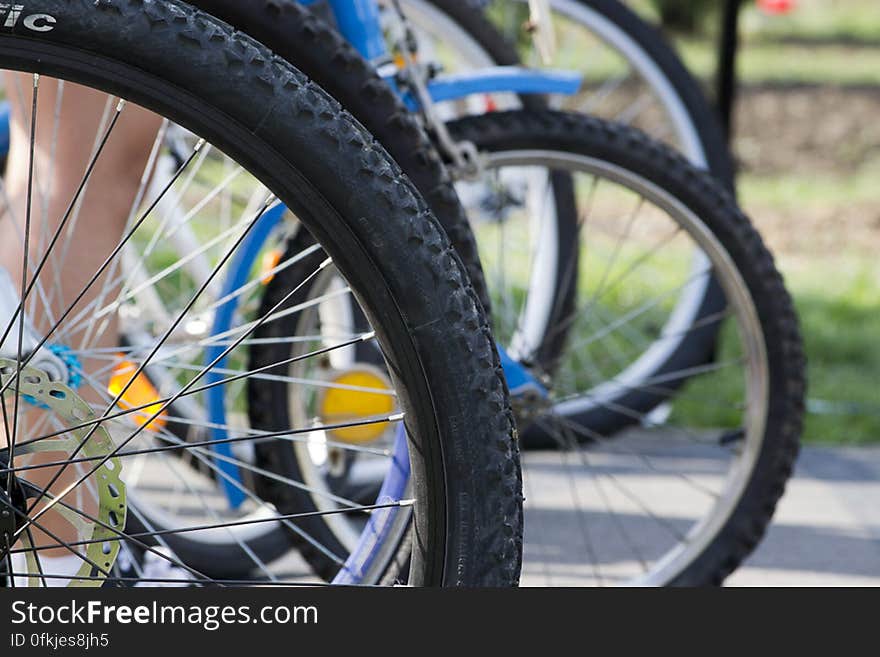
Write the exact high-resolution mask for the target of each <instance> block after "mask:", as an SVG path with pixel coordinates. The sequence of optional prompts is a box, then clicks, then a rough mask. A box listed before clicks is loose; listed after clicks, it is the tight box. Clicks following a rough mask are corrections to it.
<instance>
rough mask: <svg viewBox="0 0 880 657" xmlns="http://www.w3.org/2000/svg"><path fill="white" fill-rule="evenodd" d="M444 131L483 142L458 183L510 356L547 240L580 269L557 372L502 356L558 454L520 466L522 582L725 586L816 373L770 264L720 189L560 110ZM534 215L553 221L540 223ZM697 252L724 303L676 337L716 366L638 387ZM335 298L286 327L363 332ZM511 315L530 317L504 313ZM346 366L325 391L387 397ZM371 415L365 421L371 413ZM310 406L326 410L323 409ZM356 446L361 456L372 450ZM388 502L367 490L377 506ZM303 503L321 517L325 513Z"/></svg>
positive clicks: (535, 440)
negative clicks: (689, 336) (662, 407)
mask: <svg viewBox="0 0 880 657" xmlns="http://www.w3.org/2000/svg"><path fill="white" fill-rule="evenodd" d="M450 128H451V130H452V131H453V134H454V135H455V136H456V137H457V138H461V139H467V140H468V141H471V142H472V143H474V144H475V145H476V146H477V147H478V148H479V150H480V153H481V160H482V161H483V162H484V167H485V172H484V175H483V177H481V178H480V180H478V181H471V182H468V183H461V184H460V196H461V198H462V199H463V200H464V202H465V205H466V207H467V208H468V211H469V215H470V217H471V221H472V224H473V225H474V226H475V227H476V233H477V238H478V243H479V245H480V248H481V251H482V252H483V253H484V254H485V257H484V266H485V271H486V274H487V276H488V280H489V282H490V287H491V289H494V290H496V291H497V292H498V293H499V297H496V299H495V301H496V303H495V309H496V330H497V333H498V335H499V338H500V339H501V341H502V343H504V344H509V345H516V344H520V345H521V344H524V341H523V340H522V339H521V338H518V335H520V334H522V333H523V332H524V327H525V326H527V325H528V323H529V321H530V319H529V318H530V317H532V316H534V315H535V314H537V313H536V312H535V311H534V310H533V309H532V306H534V305H537V306H540V307H544V306H545V305H546V304H545V301H546V299H544V298H542V297H538V298H534V299H533V298H531V296H530V295H531V292H532V290H534V289H536V287H537V286H536V285H535V283H534V277H535V275H536V272H538V273H540V272H542V271H547V268H546V267H544V266H542V265H538V264H536V263H537V262H538V261H539V260H541V259H542V258H545V257H546V253H542V249H541V246H540V245H546V244H547V242H548V241H547V240H546V239H545V237H546V233H547V232H548V229H546V228H545V227H543V226H542V225H541V223H542V222H548V221H552V222H556V223H557V225H556V226H554V228H552V229H550V232H557V233H559V234H566V235H569V236H572V239H571V241H570V242H567V243H569V244H571V245H573V246H572V247H570V249H568V250H567V251H566V252H565V253H569V254H574V253H576V254H577V257H576V258H574V257H571V256H570V255H569V256H565V253H563V254H560V255H561V256H563V257H562V258H561V259H562V260H563V261H564V262H566V263H569V264H571V265H572V267H571V268H569V276H570V277H571V278H572V279H573V281H574V283H575V284H574V285H573V288H574V290H575V295H574V297H575V300H576V303H575V304H574V306H573V307H572V308H571V309H570V310H568V311H565V312H562V311H560V310H559V309H556V310H555V316H556V319H555V324H554V327H555V328H556V329H557V330H559V329H563V328H564V333H565V334H566V336H567V339H566V340H565V341H564V342H563V343H562V345H561V347H560V349H559V352H558V353H557V354H556V357H555V358H554V360H553V363H554V364H555V369H554V370H553V371H552V372H547V371H544V370H542V368H541V365H540V363H541V359H539V358H533V357H532V356H533V354H530V353H528V352H522V351H520V352H517V350H516V349H514V348H511V349H510V355H511V356H512V357H514V358H517V359H518V360H519V364H520V365H524V366H525V369H527V370H528V372H529V375H530V376H531V378H532V379H533V380H534V381H536V382H539V383H540V384H543V385H546V386H547V390H546V392H545V393H544V394H543V395H532V396H522V397H519V398H516V399H515V403H514V408H515V410H516V413H517V418H518V422H519V424H520V431H521V433H522V434H523V439H524V440H529V441H530V442H531V444H541V445H544V446H546V447H548V448H550V449H547V450H544V451H539V450H534V451H530V452H528V453H526V455H525V457H524V461H523V463H524V466H523V467H524V478H525V484H524V485H525V490H526V541H525V554H526V556H525V560H524V578H523V583H524V584H536V585H607V584H618V583H626V584H644V585H708V584H718V583H720V582H722V581H723V579H724V578H725V577H726V576H727V575H728V574H729V573H730V572H731V571H732V570H733V569H735V568H736V567H737V565H738V564H739V563H740V562H741V561H742V559H744V558H745V557H746V556H747V555H748V554H749V553H750V552H751V550H752V549H753V548H754V547H755V545H756V544H757V543H758V541H759V540H760V538H761V536H762V535H763V533H764V530H765V529H766V527H767V525H768V523H769V522H770V519H771V517H772V515H773V510H774V508H775V505H776V503H777V501H778V499H779V498H780V496H781V494H782V492H783V490H784V487H785V482H786V480H787V479H788V477H789V476H790V474H791V469H792V464H793V462H794V460H795V458H796V455H797V451H798V440H799V436H800V428H801V421H802V414H803V395H804V359H803V354H802V348H801V343H800V337H799V334H798V328H797V320H796V318H795V315H794V312H793V309H792V303H791V299H790V298H789V296H788V295H787V293H786V291H785V288H784V286H783V284H782V280H781V278H780V276H779V274H778V273H777V272H776V269H775V267H774V265H773V260H772V258H771V256H770V254H769V253H768V252H767V251H766V249H765V248H764V247H763V245H762V244H761V241H760V238H759V237H758V235H757V233H756V232H755V231H754V229H753V228H752V227H751V225H750V224H749V222H748V220H747V219H746V218H745V217H744V216H743V215H742V214H741V213H740V212H739V211H738V210H737V209H736V206H735V204H734V203H733V201H732V200H731V199H730V197H729V196H728V195H727V194H726V193H724V192H723V191H722V190H721V189H720V187H719V186H718V185H717V184H716V183H714V182H713V181H712V180H711V179H710V178H709V177H708V176H707V175H705V174H701V173H700V172H698V171H697V170H696V169H694V168H693V167H691V166H689V165H688V164H687V163H686V162H685V161H684V160H683V159H681V158H680V157H677V156H675V155H674V154H673V153H672V152H671V151H670V150H669V149H667V148H664V147H662V146H660V145H659V144H657V143H655V142H652V141H649V140H647V139H646V138H645V137H644V136H642V135H641V134H640V133H638V132H636V131H634V130H631V129H628V128H625V127H622V126H615V125H612V124H607V123H603V122H601V121H598V120H595V119H589V118H587V117H583V116H578V115H567V114H561V113H554V112H549V111H548V112H539V113H534V112H528V111H519V112H506V113H498V114H489V115H485V116H480V117H471V118H468V119H464V120H461V121H459V122H454V123H452V124H451V125H450ZM556 173H558V174H561V175H562V177H563V179H565V180H569V181H571V184H572V188H571V190H570V192H571V193H572V195H573V196H574V199H573V207H572V208H570V209H568V210H566V211H561V212H560V211H558V203H557V193H558V189H556V190H554V186H553V182H552V180H553V175H554V174H556ZM530 199H537V200H538V201H541V200H543V202H544V203H546V205H547V206H550V207H555V208H557V209H556V211H553V212H544V211H541V210H540V209H538V210H536V209H535V206H534V202H530ZM566 222H573V224H572V225H568V226H566V225H563V224H565V223H566ZM694 244H697V245H698V246H699V248H700V249H702V250H703V251H704V252H705V253H706V254H707V261H706V262H707V263H708V264H707V265H706V266H707V268H710V269H711V273H712V274H713V275H714V276H715V277H716V278H717V280H718V281H719V282H720V283H721V284H722V285H723V287H724V291H725V295H726V297H725V298H727V299H730V302H729V303H728V304H726V305H725V307H724V308H723V309H722V310H721V311H720V312H719V313H718V314H716V315H715V316H714V317H710V318H703V319H701V320H699V321H698V322H694V323H692V324H690V325H686V326H682V327H681V328H680V330H682V331H688V332H695V333H696V332H700V331H703V330H706V329H712V330H713V333H716V332H717V333H718V334H719V335H721V336H722V337H721V342H720V345H719V355H718V359H717V360H716V361H715V362H713V363H710V364H708V365H705V366H701V367H698V368H693V367H691V366H689V365H688V364H682V365H681V366H679V367H678V368H677V369H674V368H673V367H672V366H670V368H668V369H665V370H663V371H662V372H659V373H657V374H656V375H655V376H653V377H651V378H649V379H646V378H644V377H640V378H638V379H636V380H634V381H629V380H626V379H625V378H623V377H624V376H625V373H626V370H627V363H628V362H629V361H630V359H631V353H632V352H633V351H639V350H641V349H643V348H644V345H643V344H642V343H640V342H638V341H633V336H636V337H638V336H640V335H647V336H648V339H650V341H651V342H652V343H659V342H662V341H663V340H665V339H668V338H669V337H670V336H669V335H668V334H666V333H665V329H664V324H663V322H659V321H657V318H658V317H659V318H661V319H662V318H663V317H665V316H666V313H668V311H669V308H668V306H669V305H670V304H671V303H673V302H674V299H675V298H676V296H677V292H679V291H680V290H681V289H682V288H683V287H686V286H687V285H689V284H691V282H692V281H693V280H694V279H695V278H697V277H699V276H700V275H702V274H703V273H704V272H702V271H694V269H693V267H692V261H691V258H690V255H689V254H690V252H691V251H692V249H693V248H694ZM517 247H521V248H517ZM271 287H272V285H270V292H269V293H267V296H268V297H269V298H270V299H271V298H273V297H274V295H273V294H272V293H271ZM284 287H285V285H283V284H279V289H284ZM324 290H325V288H324V287H319V286H315V287H314V288H313V289H311V290H305V289H304V290H303V291H302V297H301V298H300V299H298V300H297V305H298V306H299V307H300V308H303V307H306V305H307V303H308V302H307V300H308V299H313V300H317V301H315V305H314V306H312V307H311V310H310V312H305V311H301V312H299V313H295V314H292V315H291V316H290V317H288V319H287V320H285V321H290V322H294V321H304V322H307V323H308V325H309V326H310V327H314V328H310V331H311V330H315V331H322V330H324V331H326V330H327V328H326V326H325V324H327V323H328V322H329V325H330V326H336V324H337V322H339V321H341V322H342V324H343V325H349V324H352V323H353V324H354V325H357V319H356V317H355V315H354V314H352V313H350V312H346V311H345V309H344V308H334V307H333V304H332V303H327V302H321V301H320V299H322V298H323V297H324V296H325V294H324ZM275 295H277V292H276V293H275ZM502 297H503V298H506V299H517V300H518V303H517V304H516V305H515V306H514V307H511V308H507V307H506V306H505V305H504V304H502V303H500V302H499V298H502ZM508 311H509V312H508ZM294 318H296V319H294ZM333 318H336V319H333ZM339 318H344V319H342V320H340V319H339ZM619 318H628V321H627V322H621V321H619ZM629 324H634V325H636V326H635V328H636V329H637V330H633V331H630V330H628V329H629ZM322 326H324V328H323V329H322V328H321V327H322ZM271 330H278V329H277V327H276V328H274V329H267V331H271ZM278 350H281V353H279V352H278ZM254 355H255V357H257V358H258V359H260V358H264V359H266V360H267V361H268V362H277V361H278V360H283V359H284V358H285V357H288V356H289V355H290V348H289V347H286V346H283V345H275V346H265V347H260V348H259V349H258V350H255V352H254ZM350 355H351V359H350V360H348V361H346V362H344V363H339V364H338V365H336V366H334V365H332V364H328V367H327V369H328V370H329V371H331V372H333V376H342V375H345V374H349V375H354V374H363V375H364V376H365V377H367V379H368V380H370V379H371V378H381V376H382V375H381V372H378V371H377V370H376V360H375V358H374V357H372V356H371V355H370V353H369V352H368V351H362V352H361V353H352V354H350ZM259 362H260V361H259V360H258V361H257V363H259ZM288 375H292V372H288ZM254 383H255V388H259V391H260V394H262V395H263V403H262V404H261V405H254V406H252V408H255V409H263V410H264V415H263V417H264V418H275V421H279V420H278V418H287V417H296V416H298V415H302V414H304V413H305V411H304V410H303V409H305V408H308V404H309V402H308V400H303V399H301V398H298V397H297V396H296V395H295V394H292V393H291V391H290V390H289V389H288V386H286V385H285V384H284V383H283V381H275V382H271V383H269V384H267V385H265V386H264V385H262V383H260V382H254ZM643 397H648V398H650V399H649V400H647V401H646V400H645V399H643ZM659 400H669V406H670V409H669V414H668V416H664V417H658V416H657V415H656V414H653V415H652V414H647V413H645V412H643V411H640V410H639V409H640V408H642V407H644V406H649V407H653V406H656V404H657V403H658V401H659ZM362 402H363V407H364V408H365V409H369V408H370V403H369V400H368V399H366V398H362ZM313 403H314V404H315V405H316V407H317V408H319V409H320V408H322V400H320V399H318V400H316V401H315V402H313ZM596 409H602V410H604V411H605V413H606V414H609V415H615V416H618V421H617V422H616V423H615V424H617V425H619V426H626V427H629V428H628V429H627V430H624V431H619V432H617V433H616V434H614V435H613V436H612V437H609V436H608V435H603V434H601V433H599V432H596V431H594V430H592V429H590V428H589V427H591V426H592V425H594V424H595V423H596V420H595V419H594V418H591V417H589V415H590V414H591V413H594V412H595V411H596ZM306 414H307V413H306ZM315 414H316V415H318V416H322V414H326V410H325V411H321V410H318V411H317V412H316V413H315ZM287 421H289V420H286V419H282V420H281V422H282V423H284V422H287ZM362 438H363V440H364V441H365V442H364V443H360V444H369V443H370V437H369V436H362ZM279 450H282V451H281V452H280V451H279ZM334 450H335V451H336V453H335V454H333V452H334ZM268 452H273V453H271V454H270V453H268ZM264 458H265V459H266V462H267V465H266V466H265V467H266V468H267V469H270V470H271V469H273V468H275V467H278V468H281V469H282V470H286V469H295V470H296V471H298V472H301V473H303V474H302V476H303V477H304V478H306V479H309V480H312V481H320V482H321V483H322V485H323V486H325V487H326V489H327V490H329V491H334V492H336V493H340V492H341V491H348V492H350V494H354V493H353V491H356V490H361V491H369V490H371V487H370V485H369V484H370V476H369V464H368V463H367V462H365V461H364V460H363V459H362V457H361V456H360V455H354V457H353V458H352V459H351V460H349V459H346V458H345V455H344V454H343V453H342V452H341V451H340V450H338V449H337V448H334V447H332V446H331V447H330V448H327V449H323V450H322V451H321V452H320V454H316V453H314V452H312V453H309V452H307V450H304V449H300V450H298V451H297V450H292V449H289V448H288V449H286V450H285V446H281V445H269V446H267V453H266V454H264ZM284 459H290V460H291V461H293V463H288V462H285V461H284ZM272 463H275V464H276V465H272ZM282 463H283V465H279V464H282ZM379 483H380V482H379V480H378V479H377V478H375V477H373V479H372V488H375V487H376V486H377V485H378V484H379ZM300 503H301V504H306V503H309V502H308V501H301V502H300ZM310 504H311V506H313V507H315V508H319V507H320V500H313V501H312V502H311V503H310ZM352 529H353V528H352V527H344V526H343V527H340V526H332V525H331V524H330V523H325V524H324V526H323V527H322V528H315V530H314V531H316V532H327V533H329V534H330V535H331V536H332V537H335V538H332V537H328V538H327V539H326V540H327V541H328V542H330V541H332V540H335V541H337V542H338V543H339V544H340V545H345V544H346V541H351V540H352V539H351V538H350V537H347V536H350V534H351V532H352ZM315 561H319V559H315Z"/></svg>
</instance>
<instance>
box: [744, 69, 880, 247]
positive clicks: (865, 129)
mask: <svg viewBox="0 0 880 657" xmlns="http://www.w3.org/2000/svg"><path fill="white" fill-rule="evenodd" d="M878 116H880V89H877V88H869V87H864V88H861V87H852V88H850V87H846V88H844V87H834V86H791V87H783V86H775V87H762V88H752V89H746V90H744V92H743V95H742V98H741V102H740V107H739V111H738V117H737V140H736V151H737V157H738V159H739V163H740V168H741V172H742V173H743V174H744V176H745V180H746V182H745V183H744V185H743V189H744V198H743V199H742V200H743V203H744V205H745V206H746V208H747V209H748V211H749V212H750V214H752V215H753V219H754V221H755V222H756V223H757V224H758V225H759V226H760V228H761V230H762V231H763V232H764V234H765V236H766V238H767V241H768V242H769V243H770V244H771V245H772V246H773V248H774V249H776V250H778V251H781V252H785V253H793V254H816V253H823V254H828V253H829V252H833V251H836V250H840V249H843V248H845V249H849V250H856V251H861V252H867V253H873V254H877V253H880V121H877V117H878ZM872 172H876V174H877V180H878V184H877V186H876V189H875V188H874V186H873V183H870V182H868V183H866V182H865V179H866V178H867V179H868V180H869V181H870V180H871V179H872V176H871V173H872ZM859 181H861V182H859ZM749 182H751V184H749ZM774 186H778V187H779V188H781V189H782V191H778V192H774V191H768V188H772V187H774ZM826 188H827V190H826ZM750 190H752V191H750ZM799 194H803V197H804V202H799V198H798V196H799Z"/></svg>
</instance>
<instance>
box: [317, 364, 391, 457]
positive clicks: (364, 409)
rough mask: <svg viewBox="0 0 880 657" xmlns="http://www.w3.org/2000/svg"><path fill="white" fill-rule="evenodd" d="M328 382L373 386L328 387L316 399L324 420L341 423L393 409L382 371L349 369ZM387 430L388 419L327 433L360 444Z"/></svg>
mask: <svg viewBox="0 0 880 657" xmlns="http://www.w3.org/2000/svg"><path fill="white" fill-rule="evenodd" d="M330 383H331V384H336V385H339V386H346V387H350V388H368V389H370V390H376V392H369V391H365V390H348V389H343V388H328V389H327V390H326V392H325V393H324V395H323V397H322V398H321V401H320V414H321V420H322V421H323V423H324V424H345V423H346V422H357V421H358V420H366V419H369V418H374V417H377V416H378V417H381V416H383V415H390V414H391V413H393V412H394V409H395V398H394V395H390V394H388V393H389V392H391V384H390V383H389V382H388V379H387V378H386V377H385V375H384V374H380V373H379V372H377V371H372V370H368V369H355V370H349V371H347V372H344V373H342V374H340V375H339V376H337V377H335V378H333V379H331V380H330ZM387 430H388V422H381V423H376V424H365V425H363V426H360V427H349V428H346V429H334V430H332V431H330V432H329V433H330V434H331V436H332V437H333V439H334V440H337V441H339V442H345V443H351V444H355V445H363V444H365V443H371V442H373V441H374V440H378V439H379V438H380V437H381V436H382V434H384V433H385V432H386V431H387Z"/></svg>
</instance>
